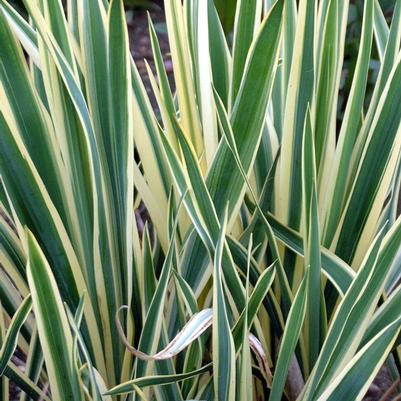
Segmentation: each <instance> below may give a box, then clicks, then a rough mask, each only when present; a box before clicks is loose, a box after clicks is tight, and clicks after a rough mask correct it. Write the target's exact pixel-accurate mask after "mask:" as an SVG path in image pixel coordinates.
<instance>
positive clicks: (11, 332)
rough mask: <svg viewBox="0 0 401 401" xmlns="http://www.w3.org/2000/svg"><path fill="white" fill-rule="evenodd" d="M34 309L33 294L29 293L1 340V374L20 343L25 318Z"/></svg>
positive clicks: (0, 374)
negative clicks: (19, 335) (19, 338)
mask: <svg viewBox="0 0 401 401" xmlns="http://www.w3.org/2000/svg"><path fill="white" fill-rule="evenodd" d="M31 309H32V301H31V296H30V295H28V296H27V297H26V298H25V299H24V300H23V301H22V303H21V305H20V306H19V308H18V310H17V311H16V312H15V315H14V316H13V318H12V320H11V323H10V325H9V327H8V330H7V333H6V336H5V337H4V339H3V340H2V342H1V348H0V376H2V375H3V373H4V370H5V369H6V366H7V364H8V362H9V361H10V360H11V357H12V356H13V354H14V351H15V350H16V348H17V345H18V334H19V332H20V330H21V327H22V325H23V324H24V323H25V320H26V319H27V318H28V316H29V314H30V312H31Z"/></svg>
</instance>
